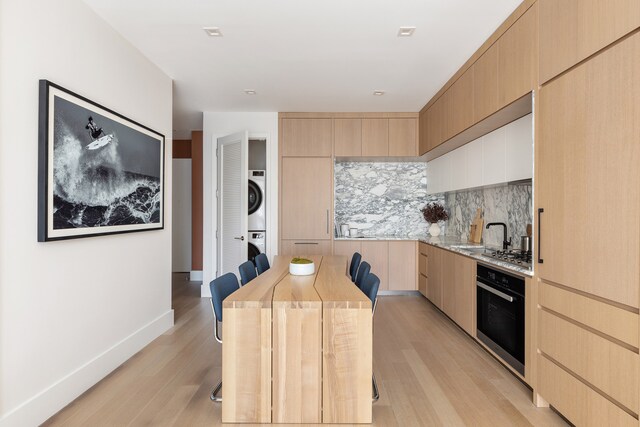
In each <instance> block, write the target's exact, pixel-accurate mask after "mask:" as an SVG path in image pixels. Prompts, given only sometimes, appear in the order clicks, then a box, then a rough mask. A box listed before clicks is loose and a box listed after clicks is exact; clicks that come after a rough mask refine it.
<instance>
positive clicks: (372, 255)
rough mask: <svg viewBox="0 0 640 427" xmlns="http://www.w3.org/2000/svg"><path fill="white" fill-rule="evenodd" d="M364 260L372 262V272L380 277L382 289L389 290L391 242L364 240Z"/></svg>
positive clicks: (362, 252)
mask: <svg viewBox="0 0 640 427" xmlns="http://www.w3.org/2000/svg"><path fill="white" fill-rule="evenodd" d="M360 253H361V254H362V260H363V261H367V262H368V263H369V264H371V272H372V273H374V274H375V275H376V276H378V277H379V278H380V288H379V290H381V291H387V290H389V268H390V262H391V261H390V259H389V242H385V241H375V242H374V241H368V242H362V251H361V252H360Z"/></svg>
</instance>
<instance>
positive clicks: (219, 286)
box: [209, 273, 240, 402]
mask: <svg viewBox="0 0 640 427" xmlns="http://www.w3.org/2000/svg"><path fill="white" fill-rule="evenodd" d="M209 289H210V290H211V311H213V336H214V338H215V339H216V341H218V342H219V343H220V344H222V338H220V332H219V330H218V322H219V323H222V302H223V301H224V300H225V298H226V297H228V296H229V295H231V294H232V293H234V292H235V291H237V290H238V289H240V285H238V278H237V277H236V275H235V274H233V273H227V274H223V275H222V276H220V277H218V278H216V279H213V280H212V281H211V283H209ZM221 389H222V380H220V382H219V383H218V385H217V386H216V387H215V388H214V389H213V391H212V392H211V396H210V399H211V400H213V401H214V402H222V397H220V396H218V393H219V392H220V390H221Z"/></svg>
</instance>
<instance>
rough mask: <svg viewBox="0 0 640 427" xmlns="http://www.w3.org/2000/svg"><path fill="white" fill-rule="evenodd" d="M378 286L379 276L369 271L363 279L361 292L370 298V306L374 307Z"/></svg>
mask: <svg viewBox="0 0 640 427" xmlns="http://www.w3.org/2000/svg"><path fill="white" fill-rule="evenodd" d="M379 287H380V278H379V277H378V276H376V275H375V274H373V273H371V274H369V275H368V276H367V278H366V279H364V283H363V284H362V288H360V289H362V292H364V294H365V295H366V296H368V297H369V299H370V300H371V308H372V309H374V308H375V304H376V298H377V297H378V288H379Z"/></svg>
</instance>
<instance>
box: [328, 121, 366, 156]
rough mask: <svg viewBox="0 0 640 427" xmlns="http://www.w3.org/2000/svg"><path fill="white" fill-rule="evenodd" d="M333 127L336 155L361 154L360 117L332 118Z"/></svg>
mask: <svg viewBox="0 0 640 427" xmlns="http://www.w3.org/2000/svg"><path fill="white" fill-rule="evenodd" d="M333 128H334V138H333V140H334V153H335V156H336V157H357V156H361V155H362V119H334V122H333Z"/></svg>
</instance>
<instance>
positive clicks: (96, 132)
mask: <svg viewBox="0 0 640 427" xmlns="http://www.w3.org/2000/svg"><path fill="white" fill-rule="evenodd" d="M84 128H85V129H88V130H89V135H91V139H92V140H96V139H98V138H100V135H102V134H104V131H103V130H102V128H100V127H98V125H97V124H96V123H95V122H94V121H93V117H91V116H89V123H87V125H86V126H85V127H84Z"/></svg>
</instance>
